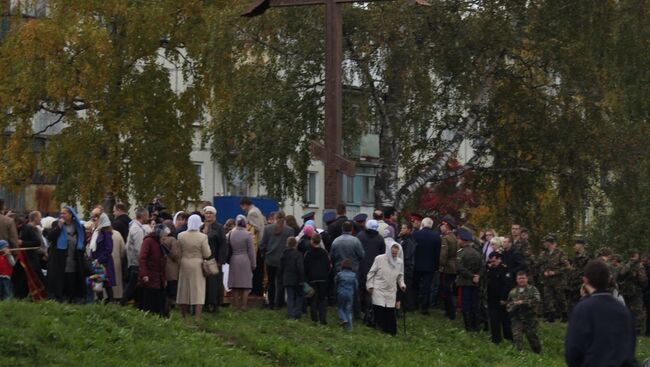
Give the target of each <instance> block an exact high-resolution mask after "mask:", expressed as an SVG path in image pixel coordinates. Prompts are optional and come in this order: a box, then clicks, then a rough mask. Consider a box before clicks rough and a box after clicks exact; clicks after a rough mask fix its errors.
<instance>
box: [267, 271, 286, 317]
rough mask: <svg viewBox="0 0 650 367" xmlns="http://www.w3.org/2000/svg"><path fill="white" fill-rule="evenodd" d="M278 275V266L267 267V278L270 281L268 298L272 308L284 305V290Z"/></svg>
mask: <svg viewBox="0 0 650 367" xmlns="http://www.w3.org/2000/svg"><path fill="white" fill-rule="evenodd" d="M277 273H278V268H277V267H276V266H270V265H266V276H267V277H268V280H269V289H268V298H269V306H270V307H275V306H282V305H284V290H283V289H282V288H281V286H280V285H279V284H278V279H277Z"/></svg>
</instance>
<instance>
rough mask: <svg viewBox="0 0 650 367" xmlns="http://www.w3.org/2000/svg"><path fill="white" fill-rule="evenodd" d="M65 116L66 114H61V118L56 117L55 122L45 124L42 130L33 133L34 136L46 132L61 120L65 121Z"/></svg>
mask: <svg viewBox="0 0 650 367" xmlns="http://www.w3.org/2000/svg"><path fill="white" fill-rule="evenodd" d="M64 116H65V114H60V115H59V118H58V119H56V120H55V121H54V122H52V123H50V124H48V125H47V126H45V127H44V128H43V129H41V130H39V131H37V132H35V133H33V134H32V138H34V137H37V136H38V135H41V134H43V133H45V132H46V131H47V130H49V129H50V128H52V127H54V126H55V125H57V124H58V123H59V122H61V121H63V117H64Z"/></svg>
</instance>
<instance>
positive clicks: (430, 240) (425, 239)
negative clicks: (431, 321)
mask: <svg viewBox="0 0 650 367" xmlns="http://www.w3.org/2000/svg"><path fill="white" fill-rule="evenodd" d="M413 240H414V241H415V243H416V246H415V262H414V267H413V270H414V274H413V287H414V288H416V289H418V299H419V305H420V312H422V314H424V315H428V314H429V305H430V304H431V299H430V296H431V282H432V281H433V275H434V273H435V271H436V270H437V269H438V268H439V266H440V263H439V262H440V242H441V239H440V233H439V232H437V231H434V230H433V220H432V219H431V218H424V219H423V220H422V229H421V230H419V231H415V232H413Z"/></svg>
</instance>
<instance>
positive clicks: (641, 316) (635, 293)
mask: <svg viewBox="0 0 650 367" xmlns="http://www.w3.org/2000/svg"><path fill="white" fill-rule="evenodd" d="M647 283H648V278H647V276H646V272H645V268H644V266H643V264H642V263H641V257H640V254H639V251H638V250H632V251H630V259H629V261H628V262H627V263H625V264H624V265H622V266H621V267H620V271H619V273H618V284H619V287H620V293H621V295H623V298H624V299H625V305H626V306H627V307H628V308H629V309H630V311H631V312H632V314H633V315H634V320H635V322H636V332H637V334H642V333H643V331H644V330H643V329H644V327H645V309H644V308H643V290H644V288H645V286H646V285H647Z"/></svg>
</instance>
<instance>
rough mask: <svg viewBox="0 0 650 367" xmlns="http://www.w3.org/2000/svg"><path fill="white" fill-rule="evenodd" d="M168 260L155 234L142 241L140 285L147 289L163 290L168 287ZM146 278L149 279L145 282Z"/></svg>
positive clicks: (139, 271)
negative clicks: (166, 270)
mask: <svg viewBox="0 0 650 367" xmlns="http://www.w3.org/2000/svg"><path fill="white" fill-rule="evenodd" d="M166 262H167V260H166V258H165V254H163V252H162V249H161V248H160V243H159V242H158V238H157V237H156V235H155V234H149V235H147V236H146V237H145V238H144V241H142V247H141V248H140V261H139V264H140V267H139V269H138V275H139V276H140V284H141V285H142V286H143V287H145V288H152V289H163V288H165V287H166V286H167V278H166V277H165V267H166ZM144 277H149V279H148V281H146V282H145V281H144V279H143V278H144Z"/></svg>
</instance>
